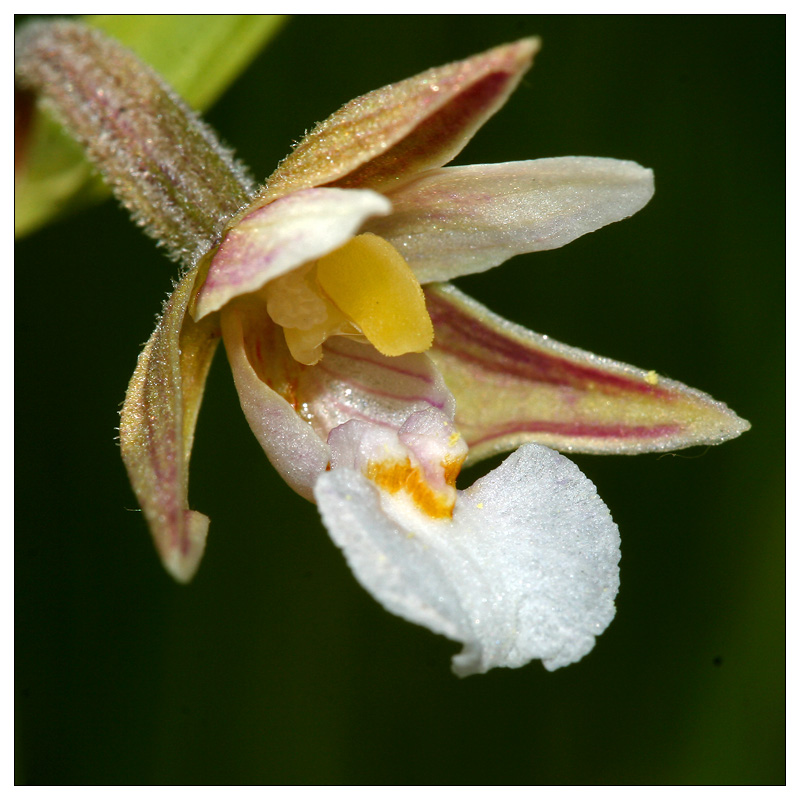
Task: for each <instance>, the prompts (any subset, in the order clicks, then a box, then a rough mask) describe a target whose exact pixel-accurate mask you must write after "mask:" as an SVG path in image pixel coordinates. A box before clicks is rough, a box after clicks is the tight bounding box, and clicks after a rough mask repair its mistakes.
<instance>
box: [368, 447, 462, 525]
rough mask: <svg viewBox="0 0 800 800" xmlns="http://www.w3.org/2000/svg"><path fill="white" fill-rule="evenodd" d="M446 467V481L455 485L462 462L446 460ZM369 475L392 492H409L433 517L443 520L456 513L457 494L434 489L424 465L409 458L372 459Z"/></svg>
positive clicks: (423, 509) (416, 503)
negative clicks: (421, 469)
mask: <svg viewBox="0 0 800 800" xmlns="http://www.w3.org/2000/svg"><path fill="white" fill-rule="evenodd" d="M442 466H443V467H444V470H445V480H446V481H447V483H448V485H450V486H453V487H454V486H455V480H456V476H457V475H458V473H459V470H460V469H461V461H455V460H446V461H445V462H443V463H442ZM366 476H367V478H369V480H371V481H372V482H373V483H375V484H377V485H378V486H380V487H381V488H382V489H385V490H386V491H387V492H389V493H390V494H396V493H397V492H399V491H404V492H406V494H408V496H409V497H410V498H411V499H412V500H413V501H414V504H415V505H416V506H417V508H418V509H419V510H420V511H422V512H423V513H425V514H427V515H428V516H429V517H433V518H434V519H443V518H445V517H452V516H453V506H454V505H455V494H453V495H452V496H451V495H450V494H447V495H445V494H442V493H440V492H437V491H435V490H434V489H432V488H431V486H430V485H429V484H428V482H427V481H426V480H425V478H424V476H423V475H422V472H421V471H420V468H419V467H413V466H411V461H410V459H408V458H406V459H405V460H403V461H378V462H375V461H370V462H369V464H368V466H367V471H366Z"/></svg>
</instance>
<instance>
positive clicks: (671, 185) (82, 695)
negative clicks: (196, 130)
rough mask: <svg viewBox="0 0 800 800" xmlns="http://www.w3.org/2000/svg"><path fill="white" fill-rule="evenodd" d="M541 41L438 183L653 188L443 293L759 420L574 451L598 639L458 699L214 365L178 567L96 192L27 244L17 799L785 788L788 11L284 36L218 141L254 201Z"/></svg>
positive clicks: (243, 91) (437, 19)
mask: <svg viewBox="0 0 800 800" xmlns="http://www.w3.org/2000/svg"><path fill="white" fill-rule="evenodd" d="M532 34H538V35H540V36H542V38H543V48H542V51H541V53H540V55H539V56H538V57H537V59H536V63H535V66H534V68H533V70H532V71H531V72H530V73H528V75H527V77H526V78H525V79H524V80H523V82H522V84H521V86H520V88H519V89H518V90H517V92H516V93H515V94H514V95H513V96H512V98H511V100H510V101H509V103H508V105H507V106H506V108H505V109H504V110H502V111H501V112H500V113H499V114H497V116H496V117H494V118H493V119H492V120H491V121H490V122H489V123H488V124H487V125H486V126H485V128H484V129H483V130H482V131H481V132H479V134H478V135H477V136H476V138H475V139H474V140H473V141H472V142H471V143H470V144H469V145H468V146H467V148H466V150H465V151H464V152H463V153H462V154H461V155H460V156H459V158H458V159H457V161H456V162H455V163H481V162H502V161H513V160H522V159H530V158H538V157H545V156H561V155H592V156H609V157H615V158H624V159H631V160H635V161H638V162H639V163H641V164H643V165H646V166H648V167H652V168H653V170H654V171H655V176H656V195H655V197H654V199H653V200H652V202H651V203H650V204H649V205H648V206H647V207H646V208H645V209H644V210H643V211H642V212H640V213H639V214H637V215H636V216H635V217H634V218H632V219H630V220H627V221H624V222H622V223H619V224H617V225H613V226H611V227H609V228H605V229H603V230H601V231H599V232H598V233H595V234H592V235H590V236H587V237H584V238H582V239H580V240H578V241H577V242H574V243H573V244H570V245H569V246H567V247H566V248H564V249H562V250H555V251H552V252H546V253H538V254H533V255H529V256H521V257H517V258H515V259H513V260H512V261H511V262H509V263H508V264H506V265H504V266H503V267H502V268H501V269H498V270H494V271H492V272H489V273H486V274H483V275H478V276H473V277H470V278H467V279H463V280H461V281H459V285H460V286H461V288H462V289H464V290H465V291H467V292H468V293H470V294H472V295H473V296H475V297H476V298H477V299H479V300H480V301H481V302H483V303H485V304H487V305H488V306H490V307H491V308H492V309H494V310H495V311H497V312H498V313H500V314H503V315H504V316H506V317H508V318H510V319H512V320H514V321H516V322H519V323H521V324H523V325H525V326H527V327H529V328H532V329H533V330H536V331H538V332H541V333H546V334H549V335H550V336H552V337H554V338H556V339H558V340H561V341H564V342H566V343H568V344H571V345H576V346H579V347H582V348H584V349H588V350H590V351H593V352H595V353H599V354H602V355H605V356H609V357H612V358H615V359H618V360H621V361H625V362H628V363H632V364H635V365H637V366H639V367H643V368H645V369H654V370H657V371H658V372H659V373H660V374H662V375H666V376H668V377H671V378H675V379H677V380H680V381H682V382H684V383H687V384H689V385H690V386H695V387H697V388H699V389H702V390H704V391H706V392H708V393H710V394H712V395H713V396H714V397H715V398H717V399H719V400H722V401H724V402H726V403H727V404H728V405H730V406H731V407H732V408H733V409H735V410H736V411H737V412H738V413H739V414H740V415H741V416H743V417H745V418H746V419H749V420H750V421H751V423H752V425H753V428H752V430H751V431H750V432H748V433H746V434H744V435H743V436H742V437H741V438H740V439H737V440H735V441H733V442H730V443H728V444H725V445H723V446H721V447H718V448H711V449H707V448H694V449H691V450H685V451H681V452H678V453H675V454H669V455H647V456H639V457H635V458H632V457H622V456H620V457H610V456H606V457H602V456H583V457H576V458H575V461H576V462H577V463H578V465H579V466H580V468H581V469H582V470H583V471H584V472H585V473H586V475H588V476H589V478H591V480H592V481H593V482H594V483H595V484H596V486H597V488H598V491H599V493H600V495H601V497H602V498H603V499H604V500H605V502H606V503H607V504H608V506H609V508H610V509H611V512H612V514H613V516H614V518H615V520H616V521H617V523H618V524H619V527H620V531H621V534H622V563H621V570H622V577H621V580H622V586H621V590H620V594H619V597H618V602H617V609H618V610H617V616H616V619H615V620H614V622H613V623H612V625H611V626H610V628H609V629H608V631H607V632H606V633H605V634H604V635H603V636H602V637H600V639H599V640H598V642H597V645H596V647H595V649H594V650H593V651H592V652H591V653H590V654H589V655H588V656H587V657H586V658H584V660H583V661H581V662H580V663H578V664H575V665H573V666H570V667H567V668H565V669H562V670H559V671H557V672H555V673H548V672H546V671H545V670H544V669H543V668H542V666H541V664H539V663H538V662H537V663H534V664H531V665H529V666H527V667H525V668H523V669H519V670H506V669H496V670H494V671H492V672H490V673H489V674H487V675H483V676H476V677H472V678H468V679H465V680H459V679H457V678H455V677H454V676H453V675H452V674H451V673H450V665H449V661H450V657H451V655H452V654H453V653H455V652H456V651H457V650H458V649H459V647H458V645H456V644H455V643H452V642H450V641H448V640H446V639H444V638H442V637H438V636H435V635H433V634H431V633H430V632H428V631H427V630H424V629H422V628H418V627H415V626H414V625H411V624H410V623H407V622H405V621H403V620H401V619H398V618H396V617H393V616H391V615H390V614H388V613H387V612H385V611H384V610H383V609H382V608H381V607H380V606H379V605H378V604H377V603H376V602H375V601H374V600H373V599H372V598H371V597H370V596H369V595H367V594H366V592H364V591H363V590H362V589H361V587H360V586H359V585H358V584H357V583H356V581H355V580H354V578H353V577H352V576H351V574H350V572H349V570H348V568H347V566H346V565H345V563H344V560H343V558H342V557H341V555H340V553H339V551H338V550H337V549H336V548H335V546H334V545H333V544H332V543H331V541H330V540H329V539H328V537H327V535H326V534H325V532H324V529H323V527H322V525H321V524H320V522H319V520H318V516H317V512H316V510H315V508H314V507H313V506H312V505H310V504H308V503H306V502H305V501H303V500H301V499H300V498H298V497H297V496H295V495H294V494H293V493H292V492H291V491H290V490H289V489H288V488H287V487H286V486H285V485H284V484H283V482H282V481H281V480H280V479H278V478H277V476H276V474H275V473H274V471H273V469H272V468H271V466H270V465H269V463H268V462H267V460H266V458H265V457H264V456H263V454H262V452H261V450H260V448H259V446H258V445H257V443H256V441H255V439H254V438H253V437H252V435H251V434H250V431H249V429H248V427H247V424H246V422H245V420H244V417H243V415H242V414H241V412H240V410H239V407H238V401H237V398H236V394H235V390H234V388H233V382H232V380H231V376H230V372H229V369H228V365H227V363H226V361H225V358H224V355H223V354H222V352H220V354H219V355H218V357H217V360H216V361H215V363H214V366H213V368H212V372H211V376H210V380H209V384H208V389H207V393H206V399H205V403H204V406H203V409H202V412H201V414H200V420H199V424H198V430H197V438H196V444H195V451H194V456H193V460H192V476H191V485H190V499H191V503H192V507H193V508H196V509H198V510H199V511H202V512H203V513H205V514H208V515H209V516H210V517H211V528H210V533H209V540H208V547H207V551H206V555H205V559H204V560H203V563H202V565H201V567H200V570H199V573H198V575H197V577H196V579H195V580H194V582H193V583H192V584H191V585H189V586H178V585H176V584H175V583H174V582H173V581H172V579H171V578H169V577H168V576H167V574H166V572H164V570H163V569H162V568H161V566H160V564H159V562H158V559H157V557H156V555H155V551H154V548H153V546H152V544H151V541H150V538H149V534H148V532H147V530H146V528H145V525H144V521H143V519H142V518H141V516H140V514H138V513H136V512H135V511H133V510H132V509H135V508H136V500H135V498H134V496H133V494H132V492H131V490H130V488H129V486H128V483H127V479H126V475H125V471H124V469H123V466H122V463H121V461H120V458H119V451H118V447H117V445H116V443H115V438H114V437H115V434H116V431H115V427H116V426H117V425H118V409H119V405H120V403H121V401H122V399H123V396H124V393H125V388H126V385H127V382H128V379H129V378H130V375H131V373H132V371H133V368H134V365H135V362H136V357H137V355H138V352H139V349H140V345H141V343H143V342H144V341H145V340H146V339H147V337H148V336H149V334H150V332H151V330H152V327H153V323H154V317H155V314H156V312H157V311H158V310H159V309H160V304H161V301H162V299H163V298H164V296H165V295H166V294H167V292H168V291H169V290H170V287H171V278H172V277H173V276H174V275H175V273H176V267H175V265H173V264H172V263H170V262H168V261H167V260H166V258H165V257H164V256H163V254H161V253H160V252H158V251H157V250H156V248H155V247H154V246H153V244H152V243H151V242H150V241H149V240H148V239H147V238H146V237H145V236H144V235H143V234H142V233H141V232H140V231H139V230H138V229H137V228H136V227H135V226H134V225H133V224H132V223H131V222H130V221H129V219H128V218H127V216H126V214H125V213H124V212H122V211H121V210H120V209H119V208H118V207H117V206H116V204H115V203H114V202H113V201H108V202H106V203H105V204H103V205H99V206H96V207H94V208H91V209H88V210H85V211H83V212H80V213H78V214H76V215H74V216H72V217H69V218H67V219H64V220H61V221H60V222H58V223H56V224H54V225H51V226H50V227H47V228H44V229H42V230H41V231H39V232H38V233H36V234H34V235H32V236H30V237H28V238H25V239H23V240H21V241H20V242H19V243H18V245H17V249H16V272H15V282H16V296H15V308H16V387H15V401H16V431H15V433H16V447H17V452H16V488H15V492H16V496H15V502H16V509H15V510H16V529H17V535H16V565H15V584H16V585H15V589H16V647H15V658H16V763H17V776H16V780H17V782H18V783H30V784H41V783H46V784H75V783H77V784H98V783H102V784H120V783H125V784H150V783H167V784H171V783H187V784H218V783H230V784H240V783H267V784H286V783H291V784H309V783H325V784H372V783H376V784H541V783H546V784H574V783H578V784H631V783H644V784H653V783H656V784H660V783H678V784H682V783H700V784H704V783H723V784H729V783H756V784H761V783H766V784H773V783H783V782H784V781H785V749H784V748H785V739H784V724H785V713H784V689H785V647H784V623H785V614H784V591H785V572H784V532H785V516H784V500H785V477H784V453H785V447H784V419H785V405H784V398H785V394H784V377H785V366H784V365H785V361H784V358H785V347H784V341H785V340H784V315H785V299H784V298H785V294H784V276H785V272H784V269H785V266H784V265H785V252H784V237H785V226H784V219H785V217H784V194H785V177H784V176H785V172H784V169H785V165H784V153H785V139H784V122H785V116H784V100H785V80H784V63H785V19H784V17H782V16H757V17H752V16H750V17H748V16H715V17H705V16H692V17H662V16H646V17H620V16H604V17H593V16H564V17H549V16H430V17H429V16H426V17H420V16H401V17H395V16H374V17H367V16H332V17H315V16H302V17H296V18H294V19H292V20H290V21H289V22H288V23H287V24H286V25H285V27H284V28H283V29H282V30H281V31H280V33H279V34H278V35H277V37H276V38H275V39H274V40H273V41H272V42H271V43H270V44H269V46H268V47H267V48H266V49H265V50H264V51H263V53H262V54H261V55H260V56H259V57H258V58H257V59H256V60H255V61H254V62H253V63H252V65H251V66H250V67H249V68H248V70H247V71H246V72H245V73H244V74H243V75H242V76H241V77H240V78H239V80H237V81H236V82H235V83H234V84H233V86H232V87H231V88H230V89H229V90H228V91H227V93H226V94H225V95H224V96H223V98H222V99H221V100H220V101H219V102H218V103H217V104H216V105H215V106H214V108H213V109H212V110H211V112H210V113H208V114H207V118H208V119H209V120H210V122H211V123H212V124H213V125H214V126H215V127H216V129H217V130H218V131H219V132H220V134H221V135H222V137H223V138H224V139H225V141H226V142H227V143H229V144H230V145H232V146H234V147H235V148H236V150H237V152H238V154H239V156H240V157H241V158H242V159H244V161H245V162H247V163H248V164H250V166H251V167H252V170H253V173H254V174H255V175H256V176H257V177H258V178H259V179H261V178H264V177H266V176H267V175H268V174H269V173H270V172H271V171H272V169H273V168H274V167H275V165H276V164H277V162H278V161H279V160H280V159H281V158H282V157H283V156H284V155H285V154H286V153H287V152H288V151H289V149H290V146H291V144H292V142H293V141H296V140H297V139H299V138H300V137H301V136H302V134H303V132H304V131H305V130H307V129H310V128H311V126H312V125H313V123H314V122H316V121H319V120H322V119H324V118H325V117H326V116H327V115H328V114H330V113H331V112H333V111H334V110H335V109H336V108H338V107H339V106H340V105H341V104H342V103H344V102H346V101H347V100H349V99H351V98H352V97H355V96H356V95H358V94H362V93H364V92H366V91H369V90H371V89H374V88H377V87H379V86H381V85H383V84H385V83H389V82H392V81H396V80H399V79H402V78H406V77H409V76H410V75H412V74H414V73H416V72H419V71H422V70H423V69H426V68H428V67H430V66H434V65H438V64H442V63H445V62H448V61H451V60H455V59H459V58H463V57H466V56H468V55H470V54H472V53H475V52H478V51H481V50H484V49H487V48H489V47H492V46H494V45H497V44H500V43H503V42H507V41H510V40H513V39H516V38H520V37H523V36H529V35H532ZM495 463H496V462H487V463H486V464H484V465H481V467H479V468H476V469H473V470H470V471H469V473H468V474H466V475H465V476H464V478H465V483H470V482H471V481H472V480H474V478H475V477H477V476H478V475H479V474H482V473H483V472H485V471H486V470H487V469H489V468H491V467H492V466H494V464H495Z"/></svg>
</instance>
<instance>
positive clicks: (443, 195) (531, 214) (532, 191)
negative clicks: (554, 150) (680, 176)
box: [367, 156, 653, 283]
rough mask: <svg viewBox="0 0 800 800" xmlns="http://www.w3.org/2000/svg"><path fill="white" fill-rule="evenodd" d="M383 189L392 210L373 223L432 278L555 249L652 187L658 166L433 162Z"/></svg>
mask: <svg viewBox="0 0 800 800" xmlns="http://www.w3.org/2000/svg"><path fill="white" fill-rule="evenodd" d="M387 196H388V197H389V199H390V200H391V202H392V214H391V215H390V216H388V217H386V218H384V219H377V220H371V221H370V222H369V223H368V225H367V229H368V230H370V231H371V232H373V233H376V234H378V236H382V237H383V238H385V239H387V240H388V241H389V242H391V243H392V244H393V245H394V246H395V247H396V248H397V250H398V252H400V254H401V255H402V256H403V258H404V259H405V260H406V261H407V262H408V264H409V266H410V267H411V268H412V269H413V270H414V274H415V275H416V276H417V278H418V280H419V281H420V282H421V283H429V282H431V281H445V280H450V279H451V278H455V277H458V276H459V275H468V274H470V273H473V272H482V271H483V270H486V269H489V268H490V267H495V266H497V265H498V264H502V263H503V262H504V261H507V260H508V259H509V258H511V257H512V256H515V255H518V254H519V253H532V252H535V251H538V250H552V249H554V248H556V247H561V246H562V245H565V244H567V243H568V242H571V241H573V240H574V239H577V238H578V237H579V236H583V235H584V234H586V233H590V232H591V231H595V230H597V229H598V228H601V227H603V226H604V225H609V224H610V223H612V222H618V221H619V220H621V219H625V217H629V216H631V215H632V214H635V213H636V212H637V211H639V210H640V209H641V208H642V207H643V206H644V205H645V204H646V203H647V202H648V201H649V200H650V198H651V197H652V196H653V173H652V172H651V171H650V170H649V169H645V168H644V167H641V166H639V165H638V164H635V163H634V162H632V161H618V160H616V159H613V158H589V157H578V156H569V157H566V158H544V159H540V160H537V161H520V162H514V163H509V164H478V165H471V166H466V167H445V168H444V169H437V170H430V171H428V172H425V173H422V174H421V175H419V176H418V177H416V178H415V179H414V180H413V181H411V182H410V183H407V184H405V185H404V186H403V187H401V188H400V189H398V190H396V191H390V192H389V193H388V195H387Z"/></svg>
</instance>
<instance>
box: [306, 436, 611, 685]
mask: <svg viewBox="0 0 800 800" xmlns="http://www.w3.org/2000/svg"><path fill="white" fill-rule="evenodd" d="M315 495H316V498H317V504H318V506H319V509H320V512H321V513H322V518H323V521H324V522H325V525H326V527H327V528H328V532H329V533H330V535H331V538H332V539H333V540H334V542H335V543H336V544H337V545H338V546H339V547H340V548H341V549H342V550H343V551H344V555H345V558H346V559H347V562H348V564H349V565H350V567H351V568H352V570H353V572H354V573H355V575H356V577H357V578H358V580H359V582H360V583H361V584H362V585H363V586H364V587H365V588H366V589H367V590H368V591H369V592H370V593H371V594H372V595H373V596H375V598H376V599H377V600H379V602H381V603H382V604H383V606H384V607H385V608H386V609H387V610H389V611H391V612H392V613H394V614H397V615H399V616H402V617H404V618H406V619H408V620H410V621H412V622H415V623H417V624H419V625H424V626H426V627H428V628H430V629H431V630H433V631H435V632H437V633H442V634H444V635H445V636H448V637H449V638H451V639H455V640H456V641H460V642H462V643H463V644H464V649H463V651H462V652H461V653H460V654H459V655H457V656H455V658H454V659H453V669H454V671H455V672H456V673H457V674H459V675H462V676H463V675H470V674H474V673H479V672H485V671H487V670H488V669H491V668H492V667H496V666H507V667H518V666H522V665H523V664H526V663H527V662H529V661H531V660H533V659H541V660H542V662H543V663H544V666H545V667H546V668H547V669H550V670H552V669H556V668H558V667H561V666H566V665H567V664H571V663H573V662H574V661H577V660H579V659H580V658H582V657H583V656H584V655H586V653H588V652H589V651H590V650H591V649H592V647H593V646H594V641H595V637H596V636H598V635H599V634H600V633H602V632H603V631H604V630H605V628H606V627H607V625H608V624H609V622H610V621H611V619H612V618H613V616H614V598H615V596H616V593H617V589H618V586H619V574H618V562H619V534H618V531H617V527H616V525H615V524H614V522H613V521H612V519H611V516H610V515H609V513H608V510H607V509H606V507H605V505H604V504H603V502H602V501H601V500H600V498H599V497H598V496H597V493H596V491H595V488H594V486H593V485H592V483H591V482H590V481H589V480H588V479H587V478H585V477H584V476H583V475H582V474H581V473H580V471H579V470H578V468H577V467H576V466H575V465H574V464H572V463H571V462H570V461H568V460H567V459H566V458H564V457H563V456H560V455H559V454H558V453H555V452H553V451H551V450H548V449H547V448H545V447H540V446H537V445H525V446H523V447H522V448H520V449H519V450H518V451H517V452H516V453H514V454H513V455H511V456H510V457H509V458H508V459H506V461H505V462H503V464H502V465H501V466H500V467H498V468H497V469H496V470H494V471H493V472H492V473H490V474H489V475H487V476H486V477H485V478H483V479H481V480H479V481H477V482H476V483H475V485H474V486H472V488H470V489H468V490H466V491H464V492H459V496H458V500H457V502H456V506H455V512H454V515H453V518H452V520H432V519H431V518H429V517H427V516H425V515H424V514H421V513H419V512H418V511H417V510H416V509H415V508H413V506H409V505H408V504H404V503H403V502H402V501H396V500H395V499H394V498H393V497H391V496H389V495H387V494H386V493H383V492H380V491H379V490H378V489H377V488H376V487H375V486H374V485H373V484H371V483H370V482H369V481H368V480H367V479H366V478H365V477H364V476H363V475H361V474H360V473H359V472H356V471H354V470H350V469H342V470H333V471H331V472H328V473H326V474H324V475H322V476H321V477H320V479H319V481H318V483H317V486H316V488H315Z"/></svg>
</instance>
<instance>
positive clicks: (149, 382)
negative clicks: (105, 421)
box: [119, 272, 219, 582]
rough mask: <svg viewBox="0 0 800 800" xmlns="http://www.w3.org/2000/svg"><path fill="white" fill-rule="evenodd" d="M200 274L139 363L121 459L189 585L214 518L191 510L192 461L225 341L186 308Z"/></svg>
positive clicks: (164, 548)
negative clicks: (215, 361) (211, 372)
mask: <svg viewBox="0 0 800 800" xmlns="http://www.w3.org/2000/svg"><path fill="white" fill-rule="evenodd" d="M194 277H195V273H194V272H191V273H189V274H188V275H186V277H184V279H183V280H182V281H181V282H180V284H178V286H177V288H176V289H175V291H174V292H173V294H172V297H170V299H169V300H168V301H167V304H166V305H165V307H164V313H163V315H162V317H161V319H160V320H159V323H158V326H157V327H156V329H155V331H154V332H153V335H152V336H151V337H150V339H149V341H148V342H147V345H146V346H145V348H144V350H143V351H142V353H141V355H140V356H139V361H138V362H137V364H136V371H135V372H134V374H133V377H132V378H131V382H130V384H129V386H128V391H127V394H126V395H125V403H124V405H123V407H122V415H121V419H120V428H119V438H120V446H121V450H122V459H123V461H124V462H125V467H126V468H127V470H128V476H129V477H130V481H131V484H132V486H133V489H134V491H135V492H136V496H137V498H138V500H139V503H140V504H141V506H142V511H143V512H144V515H145V518H146V519H147V523H148V525H149V526H150V531H151V533H152V534H153V538H154V540H155V544H156V548H157V549H158V552H159V555H160V556H161V560H162V561H163V563H164V566H165V567H166V569H167V570H168V571H169V572H170V573H171V574H172V576H173V577H174V578H176V579H177V580H179V581H182V582H185V581H188V580H190V579H191V578H192V576H193V575H194V573H195V571H196V570H197V567H198V564H199V563H200V558H201V557H202V555H203V550H204V548H205V540H206V533H207V531H208V523H209V520H208V517H206V516H204V515H203V514H200V513H198V512H197V511H191V510H190V509H189V508H188V499H187V494H188V485H189V457H190V455H191V450H192V442H193V440H194V428H195V423H196V421H197V414H198V411H199V410H200V403H201V401H202V398H203V390H204V388H205V382H206V376H207V374H208V369H209V367H210V365H211V359H212V357H213V355H214V352H215V350H216V346H217V343H218V341H219V329H218V327H217V324H216V321H215V320H214V319H207V320H203V321H202V322H200V323H196V322H194V321H193V320H192V318H191V317H190V316H188V315H187V314H186V313H185V312H186V307H187V305H188V303H189V301H190V299H191V296H192V289H193V286H194Z"/></svg>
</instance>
